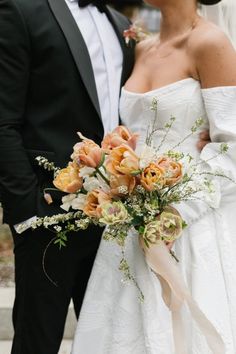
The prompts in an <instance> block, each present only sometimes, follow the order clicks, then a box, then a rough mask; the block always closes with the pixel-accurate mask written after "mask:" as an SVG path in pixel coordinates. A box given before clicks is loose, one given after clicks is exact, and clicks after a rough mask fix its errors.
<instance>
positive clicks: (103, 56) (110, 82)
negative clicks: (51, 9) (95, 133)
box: [65, 0, 123, 134]
mask: <svg viewBox="0 0 236 354" xmlns="http://www.w3.org/2000/svg"><path fill="white" fill-rule="evenodd" d="M65 2H66V3H67V5H68V7H69V9H70V11H71V13H72V16H73V17H74V19H75V22H76V23H77V26H78V27H79V30H80V32H81V34H82V36H83V38H84V41H85V43H86V46H87V49H88V52H89V55H90V59H91V62H92V67H93V72H94V77H95V82H96V87H97V92H98V99H99V105H100V110H101V115H102V122H103V126H104V132H105V134H106V133H108V132H110V131H111V130H113V129H114V128H115V127H116V126H117V125H118V122H119V113H118V103H119V92H120V79H121V70H122V62H123V55H122V50H121V47H120V44H119V41H118V38H117V36H116V34H115V31H114V29H113V27H112V25H111V23H110V21H109V20H108V18H107V16H106V14H105V13H101V12H100V11H99V10H98V9H97V8H96V7H95V6H93V5H89V6H87V7H85V8H80V7H79V6H78V0H65Z"/></svg>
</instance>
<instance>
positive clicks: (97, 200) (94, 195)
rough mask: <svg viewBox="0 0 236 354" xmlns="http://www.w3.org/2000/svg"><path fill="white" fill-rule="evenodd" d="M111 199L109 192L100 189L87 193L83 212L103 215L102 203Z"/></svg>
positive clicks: (97, 216) (96, 215) (94, 215)
mask: <svg viewBox="0 0 236 354" xmlns="http://www.w3.org/2000/svg"><path fill="white" fill-rule="evenodd" d="M110 201H111V197H110V195H109V194H107V193H105V192H103V191H102V190H100V189H94V190H93V191H91V192H90V193H88V194H87V198H86V201H85V206H84V209H83V212H84V213H85V214H86V215H88V216H90V217H95V218H100V217H101V215H102V212H101V205H102V204H103V203H107V202H110Z"/></svg>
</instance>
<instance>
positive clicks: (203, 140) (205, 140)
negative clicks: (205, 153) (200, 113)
mask: <svg viewBox="0 0 236 354" xmlns="http://www.w3.org/2000/svg"><path fill="white" fill-rule="evenodd" d="M210 142H211V138H210V135H209V130H204V131H203V132H201V133H200V134H199V140H198V142H197V148H198V150H199V151H200V152H201V151H202V149H203V148H204V147H205V146H206V145H207V144H209V143H210Z"/></svg>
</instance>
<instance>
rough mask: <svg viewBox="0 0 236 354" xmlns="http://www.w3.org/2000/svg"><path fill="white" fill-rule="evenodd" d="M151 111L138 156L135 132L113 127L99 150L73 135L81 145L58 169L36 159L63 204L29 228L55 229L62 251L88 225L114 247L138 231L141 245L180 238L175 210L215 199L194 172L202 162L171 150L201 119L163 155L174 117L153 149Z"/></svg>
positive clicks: (182, 224) (181, 224) (201, 174)
mask: <svg viewBox="0 0 236 354" xmlns="http://www.w3.org/2000/svg"><path fill="white" fill-rule="evenodd" d="M150 109H151V110H152V111H153V112H154V120H153V122H152V124H151V126H150V127H149V129H148V132H147V136H146V142H145V144H143V146H139V151H140V153H137V152H136V151H135V149H136V143H137V140H138V134H136V133H132V132H130V131H129V130H128V129H127V128H126V127H124V126H119V127H117V128H116V129H115V130H114V131H113V132H112V133H110V134H107V135H106V136H105V137H104V140H103V141H102V143H101V146H99V145H97V144H96V143H95V142H94V141H92V140H90V139H88V138H86V137H84V136H82V134H81V133H78V135H79V137H80V139H81V142H78V143H77V144H76V145H75V146H74V151H73V154H72V155H71V161H70V162H69V163H68V165H67V167H65V168H63V169H57V168H55V167H54V164H53V163H50V162H49V161H47V160H46V159H45V158H44V157H37V160H38V163H39V165H41V166H42V167H44V168H45V169H49V170H54V181H53V184H54V186H55V187H56V189H57V190H60V191H62V192H64V193H65V195H64V196H63V197H62V205H61V208H62V209H63V210H64V213H62V214H58V215H54V216H52V217H44V218H38V219H37V220H36V221H35V222H34V223H33V224H32V227H33V228H36V227H40V226H44V227H46V228H48V229H50V230H51V231H53V232H54V233H55V234H56V238H55V243H57V244H59V246H60V247H62V246H65V245H66V240H67V234H68V233H69V232H71V231H78V230H80V229H86V228H87V227H88V226H89V225H90V224H95V225H98V226H101V227H106V229H105V232H104V234H103V237H104V239H106V240H109V241H116V242H117V243H118V244H119V245H120V246H121V247H124V246H125V241H126V238H127V235H128V233H129V230H131V229H135V230H137V233H138V235H139V237H140V241H141V244H143V245H145V246H146V247H150V245H153V244H158V243H159V242H165V243H166V244H168V243H172V242H173V241H175V240H176V239H177V238H179V237H180V236H181V233H182V230H183V228H184V227H186V223H185V222H184V220H183V219H182V217H181V215H180V214H179V212H178V211H177V209H176V208H175V206H176V204H178V203H179V202H182V201H187V200H190V199H194V198H196V199H198V198H204V195H207V196H208V200H209V194H212V195H213V196H214V189H215V186H214V183H213V181H212V178H211V177H212V176H211V175H210V176H209V173H205V174H204V172H203V171H202V170H201V172H199V171H200V170H199V165H201V163H196V162H195V161H194V159H193V158H192V157H191V156H190V155H188V154H183V153H180V152H178V151H177V149H178V147H179V146H180V145H181V143H182V142H184V141H185V140H186V139H187V138H188V137H189V136H191V135H192V134H194V133H195V132H196V131H197V130H198V128H199V127H200V126H201V125H202V123H203V120H202V119H201V118H200V119H198V120H197V121H196V122H195V124H194V126H193V127H192V129H191V131H190V133H189V135H188V136H187V137H184V138H183V139H182V141H180V142H179V143H178V144H177V145H176V146H175V147H174V149H171V150H168V151H165V152H164V153H163V152H162V153H161V152H160V150H161V147H162V145H163V142H164V141H165V139H166V137H167V135H168V133H169V131H170V130H171V128H172V125H173V124H174V120H175V118H171V119H170V121H169V122H168V123H167V124H166V126H165V130H166V133H165V135H164V137H163V138H162V140H161V141H160V143H159V146H153V136H154V135H155V133H156V130H157V128H156V121H157V101H156V100H155V99H153V102H152V106H151V107H150ZM225 151H227V146H226V145H224V144H222V146H221V151H220V152H219V153H220V154H221V153H224V152H225ZM48 192H49V191H47V190H46V191H45V199H46V201H47V202H48V203H49V204H50V203H52V202H53V200H52V198H51V196H50V194H49V193H48ZM206 199H207V198H206ZM65 212H66V213H65ZM172 255H173V256H174V254H173V253H172Z"/></svg>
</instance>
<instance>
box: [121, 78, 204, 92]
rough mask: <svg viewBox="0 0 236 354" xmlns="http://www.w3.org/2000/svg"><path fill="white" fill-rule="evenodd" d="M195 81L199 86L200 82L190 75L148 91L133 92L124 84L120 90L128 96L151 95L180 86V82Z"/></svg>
mask: <svg viewBox="0 0 236 354" xmlns="http://www.w3.org/2000/svg"><path fill="white" fill-rule="evenodd" d="M188 82H189V83H197V84H199V86H200V82H199V81H198V80H196V79H194V78H192V77H188V78H186V79H182V80H178V81H175V82H172V83H170V84H167V85H164V86H161V87H158V88H156V89H153V90H150V91H146V92H133V91H129V90H127V89H126V88H125V87H124V86H123V87H122V91H123V92H124V93H126V94H127V95H130V96H148V95H152V94H155V93H156V92H163V91H169V90H170V89H171V90H172V89H176V88H177V87H178V86H181V85H182V84H185V83H186V84H187V83H188Z"/></svg>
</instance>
